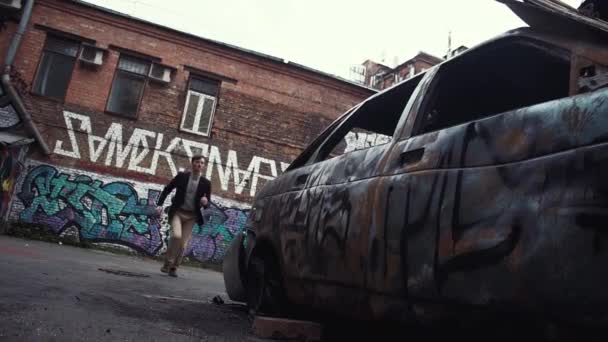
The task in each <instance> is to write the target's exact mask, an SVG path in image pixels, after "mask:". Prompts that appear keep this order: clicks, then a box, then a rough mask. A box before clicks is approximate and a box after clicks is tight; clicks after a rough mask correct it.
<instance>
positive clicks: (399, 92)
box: [314, 75, 422, 162]
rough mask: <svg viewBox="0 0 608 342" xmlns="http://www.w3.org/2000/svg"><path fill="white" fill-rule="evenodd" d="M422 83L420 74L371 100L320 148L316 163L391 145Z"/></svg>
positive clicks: (337, 128) (341, 125)
mask: <svg viewBox="0 0 608 342" xmlns="http://www.w3.org/2000/svg"><path fill="white" fill-rule="evenodd" d="M421 80H422V75H419V76H416V77H414V78H412V79H409V80H407V81H405V82H403V83H400V84H399V85H397V86H395V87H393V88H390V89H389V90H387V91H385V92H383V93H380V94H378V95H376V96H374V97H373V98H370V99H369V100H368V101H366V102H365V103H363V104H362V105H361V106H360V107H359V108H357V109H356V110H355V111H354V112H353V113H352V114H351V115H350V116H349V117H348V118H346V119H342V120H343V122H342V123H340V124H339V125H338V126H337V127H336V129H335V130H334V132H332V133H331V135H329V137H328V138H327V139H326V141H325V142H323V144H322V145H321V146H320V148H319V150H318V152H317V153H316V157H314V159H315V162H319V161H322V160H325V159H329V158H334V157H337V156H340V155H342V154H345V153H349V152H353V151H358V150H362V149H367V148H370V147H373V146H378V145H383V144H387V143H389V142H391V141H392V137H393V135H394V134H395V130H396V129H397V125H398V124H399V120H400V119H401V116H402V115H403V111H404V110H405V106H406V104H407V103H408V101H409V99H410V97H411V96H412V94H413V93H414V90H415V89H416V87H417V86H418V83H420V81H421Z"/></svg>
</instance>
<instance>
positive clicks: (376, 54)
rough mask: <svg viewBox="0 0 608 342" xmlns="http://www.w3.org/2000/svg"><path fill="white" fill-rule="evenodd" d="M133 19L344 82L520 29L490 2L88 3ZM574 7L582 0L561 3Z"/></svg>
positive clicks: (195, 0) (204, 0) (509, 15)
mask: <svg viewBox="0 0 608 342" xmlns="http://www.w3.org/2000/svg"><path fill="white" fill-rule="evenodd" d="M87 1H88V2H91V3H94V4H97V5H99V6H103V7H107V8H111V9H113V10H116V11H119V12H123V13H126V14H129V15H132V16H136V17H139V18H142V19H145V20H148V21H152V22H155V23H158V24H161V25H164V26H168V27H171V28H174V29H177V30H180V31H185V32H189V33H192V34H195V35H198V36H202V37H205V38H210V39H214V40H219V41H222V42H225V43H229V44H233V45H237V46H239V47H243V48H247V49H251V50H255V51H258V52H262V53H266V54H269V55H273V56H276V57H280V58H284V59H287V60H290V61H294V62H297V63H300V64H304V65H306V66H309V67H312V68H315V69H318V70H321V71H325V72H328V73H331V74H335V75H339V76H342V77H346V78H348V77H349V67H350V66H352V65H355V64H360V63H362V62H363V61H365V60H366V59H373V60H376V61H379V62H380V61H382V60H384V62H385V63H386V64H387V65H391V66H392V65H393V64H394V63H395V62H398V63H400V62H403V61H404V60H406V59H408V58H410V57H412V56H414V55H415V54H416V53H417V52H418V51H425V52H428V53H431V54H434V55H437V56H443V55H444V54H445V52H446V51H447V44H448V43H447V41H448V31H450V30H451V31H452V46H453V47H457V46H459V45H466V46H468V47H471V46H474V45H476V44H479V43H480V42H482V41H484V40H486V39H489V38H491V37H492V36H494V35H496V34H500V33H501V32H504V31H507V30H509V29H513V28H517V27H520V26H525V24H524V23H523V22H522V21H521V20H520V19H519V18H518V17H517V16H515V14H513V13H512V12H511V11H510V10H509V9H508V8H507V7H506V6H505V5H503V4H501V3H499V2H497V1H495V0H459V1H455V0H415V1H414V0H373V1H369V0H368V1H363V0H213V1H211V0H173V1H166V0H87ZM563 1H564V2H566V3H568V4H569V5H571V6H574V7H578V6H579V4H580V3H581V2H582V1H581V0H563Z"/></svg>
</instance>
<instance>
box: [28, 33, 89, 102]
mask: <svg viewBox="0 0 608 342" xmlns="http://www.w3.org/2000/svg"><path fill="white" fill-rule="evenodd" d="M79 48H80V43H79V42H76V41H73V40H69V39H64V38H59V37H56V36H51V35H49V36H47V39H46V44H45V45H44V51H43V53H42V59H41V61H40V66H39V67H38V75H36V80H35V81H34V87H33V92H34V93H36V94H39V95H44V96H49V97H52V98H55V99H58V100H63V99H64V98H65V94H66V92H67V90H68V84H69V83H70V78H71V77H72V71H73V70H74V64H75V63H76V56H77V55H78V49H79Z"/></svg>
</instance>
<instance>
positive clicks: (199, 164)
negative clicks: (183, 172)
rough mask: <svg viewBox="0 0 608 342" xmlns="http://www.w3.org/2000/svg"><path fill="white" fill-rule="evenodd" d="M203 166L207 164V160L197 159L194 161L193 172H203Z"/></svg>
mask: <svg viewBox="0 0 608 342" xmlns="http://www.w3.org/2000/svg"><path fill="white" fill-rule="evenodd" d="M203 166H205V160H203V159H196V160H195V161H193V162H192V172H195V173H201V172H203Z"/></svg>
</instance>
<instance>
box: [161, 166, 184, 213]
mask: <svg viewBox="0 0 608 342" xmlns="http://www.w3.org/2000/svg"><path fill="white" fill-rule="evenodd" d="M180 174H181V172H180V173H178V174H177V175H176V176H175V177H173V179H172V180H171V181H170V182H169V184H167V185H165V188H164V189H163V191H162V192H161V193H160V196H159V197H158V200H157V201H156V205H157V206H161V205H163V203H165V198H167V196H169V194H170V193H171V191H173V189H175V186H176V185H177V178H178V177H179V176H180Z"/></svg>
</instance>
